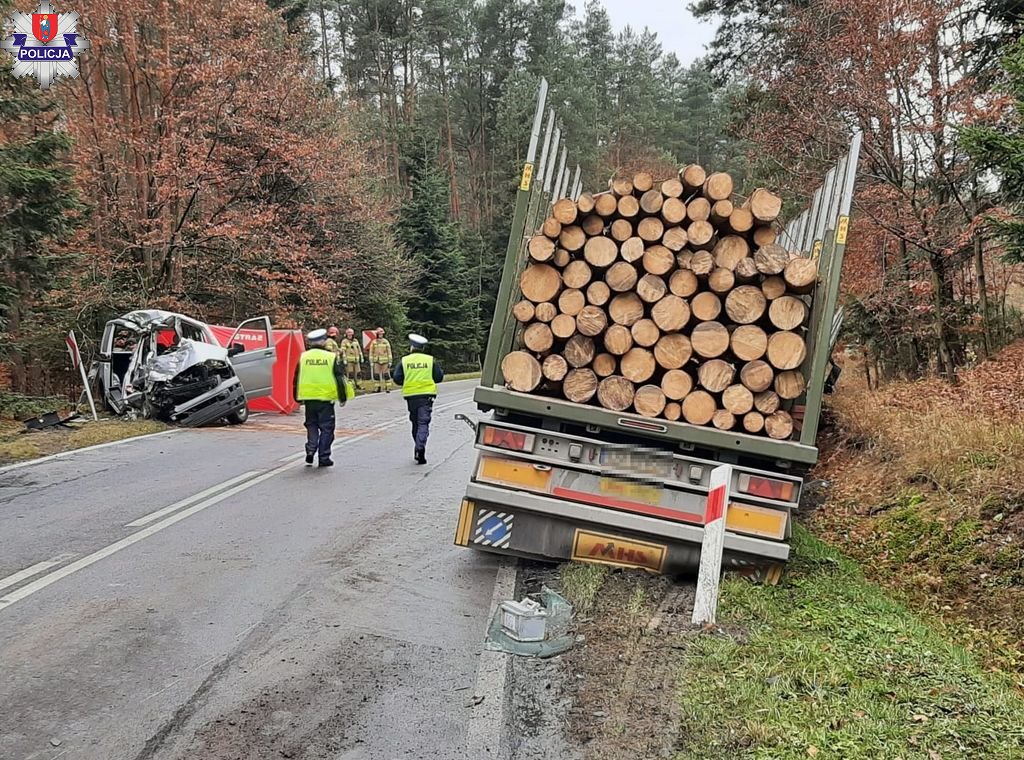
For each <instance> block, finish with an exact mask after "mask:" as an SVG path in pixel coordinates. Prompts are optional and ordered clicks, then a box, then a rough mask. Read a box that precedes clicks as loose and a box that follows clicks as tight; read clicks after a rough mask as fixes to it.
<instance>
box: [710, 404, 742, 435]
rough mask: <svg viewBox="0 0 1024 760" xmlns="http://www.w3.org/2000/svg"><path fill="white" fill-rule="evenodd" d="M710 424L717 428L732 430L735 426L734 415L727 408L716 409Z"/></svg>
mask: <svg viewBox="0 0 1024 760" xmlns="http://www.w3.org/2000/svg"><path fill="white" fill-rule="evenodd" d="M711 424H712V425H714V426H715V427H716V428H718V429H719V430H732V429H733V428H734V427H736V415H735V414H733V413H732V412H730V411H729V410H728V409H716V410H715V413H714V415H713V416H712V417H711Z"/></svg>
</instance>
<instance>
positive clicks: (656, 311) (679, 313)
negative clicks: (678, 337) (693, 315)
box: [651, 295, 690, 332]
mask: <svg viewBox="0 0 1024 760" xmlns="http://www.w3.org/2000/svg"><path fill="white" fill-rule="evenodd" d="M651 319H653V320H654V323H655V324H656V325H658V327H660V328H661V329H662V331H663V332H676V331H678V330H682V329H683V328H684V327H685V326H686V323H687V322H689V321H690V307H689V306H688V305H687V303H686V301H684V300H683V299H682V298H680V297H679V296H675V295H668V296H665V297H664V298H662V299H661V300H660V301H658V302H657V303H656V304H654V306H653V307H651Z"/></svg>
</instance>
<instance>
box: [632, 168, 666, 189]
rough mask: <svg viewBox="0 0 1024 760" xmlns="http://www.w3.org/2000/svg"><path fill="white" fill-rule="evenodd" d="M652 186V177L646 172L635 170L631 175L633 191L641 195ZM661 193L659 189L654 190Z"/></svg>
mask: <svg viewBox="0 0 1024 760" xmlns="http://www.w3.org/2000/svg"><path fill="white" fill-rule="evenodd" d="M653 187H654V177H652V176H651V175H650V174H648V173H647V172H637V173H636V174H634V175H633V192H634V193H639V194H640V195H643V194H644V193H646V192H648V191H650V190H651V188H653ZM656 192H657V193H658V195H661V191H660V190H658V191H656Z"/></svg>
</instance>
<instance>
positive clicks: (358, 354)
mask: <svg viewBox="0 0 1024 760" xmlns="http://www.w3.org/2000/svg"><path fill="white" fill-rule="evenodd" d="M341 358H342V359H344V360H345V361H346V362H361V361H362V360H363V347H362V346H361V345H359V341H358V340H356V339H355V338H353V339H352V340H349V339H348V338H346V339H345V340H343V341H342V342H341Z"/></svg>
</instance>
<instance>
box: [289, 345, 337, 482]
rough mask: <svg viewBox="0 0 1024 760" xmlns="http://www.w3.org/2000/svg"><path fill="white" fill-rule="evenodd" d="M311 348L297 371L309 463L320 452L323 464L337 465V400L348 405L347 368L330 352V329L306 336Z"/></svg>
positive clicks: (304, 355)
mask: <svg viewBox="0 0 1024 760" xmlns="http://www.w3.org/2000/svg"><path fill="white" fill-rule="evenodd" d="M306 344H307V345H308V346H309V348H308V349H307V350H306V351H304V352H303V353H302V355H301V356H300V357H299V366H298V367H297V368H296V370H295V398H296V400H297V401H301V402H302V404H303V406H305V407H306V423H305V424H306V466H307V467H311V466H312V465H313V456H314V455H318V461H319V465H320V466H321V467H333V466H334V462H333V461H332V460H331V445H332V444H333V443H334V403H335V402H336V401H340V402H341V405H342V406H344V405H345V368H344V366H343V365H342V363H341V362H340V361H339V360H338V355H337V354H336V353H334V352H333V351H328V350H327V347H326V344H327V331H326V330H313V331H312V332H310V333H308V334H307V335H306Z"/></svg>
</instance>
